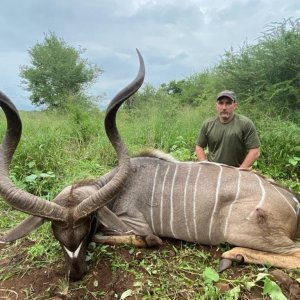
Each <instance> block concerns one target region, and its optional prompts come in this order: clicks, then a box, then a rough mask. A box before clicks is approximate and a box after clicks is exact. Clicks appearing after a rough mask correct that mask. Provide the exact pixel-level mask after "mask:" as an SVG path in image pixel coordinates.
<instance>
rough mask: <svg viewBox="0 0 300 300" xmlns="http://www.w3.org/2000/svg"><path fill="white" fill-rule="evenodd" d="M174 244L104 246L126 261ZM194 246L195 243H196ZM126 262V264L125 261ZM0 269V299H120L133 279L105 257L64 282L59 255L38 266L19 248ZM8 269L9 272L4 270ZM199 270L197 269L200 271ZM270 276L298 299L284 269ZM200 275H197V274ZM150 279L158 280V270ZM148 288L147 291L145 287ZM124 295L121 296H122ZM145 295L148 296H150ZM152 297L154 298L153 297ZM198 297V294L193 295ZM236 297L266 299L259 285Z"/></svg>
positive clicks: (236, 272) (299, 291)
mask: <svg viewBox="0 0 300 300" xmlns="http://www.w3.org/2000/svg"><path fill="white" fill-rule="evenodd" d="M174 246H175V247H177V245H176V242H174V241H169V240H168V241H166V242H165V244H164V245H163V246H162V247H161V248H159V249H141V250H140V251H139V252H138V253H139V255H137V254H136V253H135V254H134V255H133V254H132V251H130V250H129V249H126V248H122V247H112V246H110V247H109V248H108V251H110V252H113V253H114V255H115V254H116V252H117V254H118V255H119V256H120V257H121V258H122V259H124V260H125V261H127V262H129V263H130V262H133V261H134V260H137V259H138V260H141V259H143V257H145V256H147V255H148V254H149V253H151V252H153V251H166V250H167V251H169V253H170V255H169V256H168V257H167V260H172V259H174V257H175V256H176V253H175V252H174V251H173V250H172V249H174ZM0 247H1V249H2V251H3V247H6V248H5V249H4V251H9V246H0ZM197 247H198V246H197ZM199 247H201V250H203V251H205V252H207V253H208V254H209V255H210V256H211V257H212V258H213V259H218V258H219V257H220V255H221V253H220V251H217V248H216V247H203V246H199ZM20 264H21V265H22V271H21V272H20V271H19V272H18V273H17V274H13V268H16V266H18V265H20ZM129 265H130V264H129ZM0 269H1V270H4V269H5V270H6V272H7V274H8V273H9V274H10V275H7V278H5V274H3V272H1V278H2V281H1V283H0V299H11V300H15V299H20V300H23V299H52V300H64V299H72V300H73V299H74V300H77V299H78V300H79V299H81V300H82V299H104V300H109V299H121V295H122V293H124V291H126V290H130V289H131V290H135V289H136V286H135V281H136V279H135V278H134V276H132V274H131V273H130V272H127V271H128V270H127V271H126V270H124V269H122V268H120V269H117V270H116V269H114V270H112V266H111V262H110V261H109V260H106V259H104V260H98V261H97V262H96V263H91V264H90V267H89V272H88V274H87V275H86V276H85V278H84V280H82V281H80V282H75V283H72V282H70V283H68V282H67V281H66V279H65V272H64V265H63V259H62V260H61V261H60V262H59V263H58V264H51V265H49V266H45V265H42V266H41V267H38V266H32V261H27V260H26V253H24V252H22V251H20V252H19V253H15V254H14V256H13V259H10V260H7V259H3V258H0ZM8 271H9V272H8ZM11 271H12V272H11ZM247 272H248V273H249V272H253V269H251V268H249V267H247V266H243V265H239V266H234V267H232V268H231V269H230V270H229V274H230V278H232V279H234V278H237V277H240V276H241V275H243V274H247ZM200 273H201V272H200ZM270 273H271V274H272V276H273V278H274V280H275V281H276V282H277V283H278V284H279V286H280V287H281V289H282V292H283V293H284V294H285V296H286V297H287V299H292V300H293V299H300V285H299V283H298V282H297V281H296V280H294V279H292V278H290V277H289V276H288V275H287V274H286V273H284V272H283V271H281V270H278V269H270ZM144 275H145V276H144V277H143V274H142V275H141V279H140V280H143V278H145V279H144V280H146V278H149V274H144ZM200 276H201V275H200ZM191 279H194V280H196V279H197V275H193V276H192V277H191ZM153 280H156V281H159V274H158V275H157V278H153ZM216 285H217V286H218V288H219V289H220V290H221V291H223V292H225V291H226V290H228V289H229V288H230V286H229V285H228V284H227V283H225V282H224V283H222V282H218V283H216ZM148 292H149V291H148ZM124 299H125V298H124ZM126 299H142V296H139V295H134V296H128V297H126ZM147 299H151V296H150V297H148V298H147ZM153 299H156V298H153ZM166 299H193V298H189V297H188V296H187V295H186V294H184V293H182V294H181V293H180V292H179V293H178V294H176V296H174V297H173V298H172V297H169V298H166ZM197 299H198V298H197ZM239 299H270V298H268V297H263V296H262V287H261V286H259V284H258V285H256V286H255V287H253V288H251V290H250V291H243V293H241V294H240V298H239Z"/></svg>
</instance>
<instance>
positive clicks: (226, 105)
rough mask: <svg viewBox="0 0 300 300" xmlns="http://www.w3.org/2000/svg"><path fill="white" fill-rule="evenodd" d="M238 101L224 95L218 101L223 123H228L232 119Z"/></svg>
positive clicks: (217, 107) (220, 117) (217, 105)
mask: <svg viewBox="0 0 300 300" xmlns="http://www.w3.org/2000/svg"><path fill="white" fill-rule="evenodd" d="M236 105H237V104H236V102H235V101H232V100H231V99H229V98H227V97H224V98H221V99H219V100H218V101H217V103H216V110H217V113H218V116H219V119H220V122H221V123H228V122H230V121H231V119H232V118H233V115H234V110H235V108H236Z"/></svg>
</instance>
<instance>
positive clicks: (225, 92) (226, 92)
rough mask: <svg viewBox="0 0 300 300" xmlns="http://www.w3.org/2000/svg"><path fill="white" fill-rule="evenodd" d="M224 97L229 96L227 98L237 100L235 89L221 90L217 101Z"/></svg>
mask: <svg viewBox="0 0 300 300" xmlns="http://www.w3.org/2000/svg"><path fill="white" fill-rule="evenodd" d="M223 97H227V98H229V99H231V100H232V101H234V102H236V97H235V94H234V92H233V91H228V90H225V91H222V92H220V93H219V94H218V96H217V101H218V100H220V99H221V98H223Z"/></svg>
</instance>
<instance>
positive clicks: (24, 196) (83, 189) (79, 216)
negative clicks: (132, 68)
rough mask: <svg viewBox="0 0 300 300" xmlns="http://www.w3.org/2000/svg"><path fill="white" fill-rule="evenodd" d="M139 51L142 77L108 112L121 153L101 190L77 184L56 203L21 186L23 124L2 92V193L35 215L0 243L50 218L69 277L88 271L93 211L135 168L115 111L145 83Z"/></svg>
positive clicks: (108, 124)
mask: <svg viewBox="0 0 300 300" xmlns="http://www.w3.org/2000/svg"><path fill="white" fill-rule="evenodd" d="M137 52H138V56H139V62H140V68H139V72H138V74H137V77H136V78H135V79H134V80H133V81H132V82H131V83H130V84H129V85H128V86H126V87H125V88H124V89H123V90H121V91H120V92H119V93H118V94H117V95H116V96H115V97H114V98H113V100H112V101H111V102H110V104H109V106H108V108H107V111H106V116H105V130H106V134H107V136H108V138H109V140H110V142H111V143H112V145H113V147H114V148H115V150H116V152H117V155H118V161H119V166H118V168H117V171H116V173H115V175H114V177H113V178H112V179H111V180H110V181H109V182H108V183H107V184H105V185H104V186H103V187H102V188H100V189H99V187H97V186H96V185H93V184H92V183H89V184H83V185H73V186H72V187H66V188H65V189H64V190H63V191H61V192H60V193H59V194H58V195H57V196H56V197H55V199H54V200H53V201H52V202H49V201H46V200H44V199H42V198H40V197H38V196H35V195H32V194H30V193H27V192H26V191H23V190H21V189H19V188H18V187H17V186H16V185H15V184H14V183H13V182H12V181H11V180H10V178H9V166H10V163H11V160H12V157H13V154H14V152H15V150H16V148H17V145H18V143H19V141H20V138H21V133H22V123H21V119H20V116H19V114H18V111H17V109H16V107H15V106H14V104H13V103H12V102H11V101H10V100H9V98H8V97H6V96H5V95H4V94H3V93H2V92H0V106H1V108H2V109H3V111H4V113H5V116H6V120H7V129H6V133H5V136H4V138H3V141H2V144H1V145H0V194H1V196H2V197H3V199H4V200H5V201H6V202H7V203H8V204H9V205H11V206H12V207H13V208H15V209H17V210H20V211H23V212H25V213H27V214H29V215H31V216H30V217H28V218H27V219H25V220H24V221H23V222H22V223H20V224H19V225H18V226H17V227H16V228H14V229H12V230H11V231H10V232H8V233H7V234H6V235H5V236H4V237H1V238H0V242H2V243H3V242H11V241H14V240H17V239H19V238H21V237H23V236H26V235H27V234H29V233H30V232H31V231H32V230H34V229H36V228H38V227H39V226H40V225H41V224H42V223H43V222H44V221H51V222H52V229H53V234H54V236H55V238H56V239H57V240H58V241H59V243H60V245H61V246H62V249H63V252H64V256H65V260H66V270H67V275H68V276H69V278H70V279H71V280H79V279H81V278H82V277H83V275H84V274H85V273H86V270H87V266H86V262H85V255H86V250H87V246H88V244H89V241H90V238H91V237H92V235H93V233H94V230H95V223H96V217H95V214H94V213H95V212H96V211H97V210H98V209H100V208H101V207H103V206H105V205H106V204H108V203H109V202H110V201H111V200H112V199H113V198H114V196H115V195H116V194H117V193H118V192H119V191H120V190H121V188H122V186H123V184H124V182H125V180H126V179H127V175H128V172H129V169H130V159H129V155H128V152H127V149H126V147H125V145H124V143H123V141H122V139H121V137H120V136H119V133H118V130H117V127H116V113H117V111H118V109H119V107H120V106H121V104H122V103H123V102H124V101H125V100H126V99H128V98H129V97H130V96H132V95H133V94H134V93H135V92H136V91H137V90H138V89H139V88H140V86H141V85H142V83H143V80H144V76H145V67H144V62H143V59H142V57H141V55H140V53H139V51H138V50H137Z"/></svg>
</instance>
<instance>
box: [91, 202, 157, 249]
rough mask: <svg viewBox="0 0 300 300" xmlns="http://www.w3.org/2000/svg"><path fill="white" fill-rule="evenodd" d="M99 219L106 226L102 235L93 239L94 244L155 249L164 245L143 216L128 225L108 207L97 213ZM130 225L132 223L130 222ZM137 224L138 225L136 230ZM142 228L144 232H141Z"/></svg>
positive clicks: (98, 234) (99, 234)
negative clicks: (127, 245) (128, 245)
mask: <svg viewBox="0 0 300 300" xmlns="http://www.w3.org/2000/svg"><path fill="white" fill-rule="evenodd" d="M97 218H98V220H99V222H100V223H101V224H103V225H104V226H105V228H104V230H103V232H102V233H97V234H95V235H94V237H93V241H94V242H98V243H104V244H109V245H120V244H131V245H133V246H136V247H143V248H146V247H154V246H159V245H161V244H162V240H161V239H160V238H159V237H157V236H156V235H154V234H152V232H151V230H150V228H149V226H148V225H147V223H146V221H145V220H144V218H143V217H142V216H138V218H137V220H138V221H136V222H135V221H134V219H133V218H132V220H131V219H129V220H131V221H132V223H133V224H130V225H129V224H127V223H126V221H124V220H122V219H121V218H120V217H118V216H117V215H116V214H115V213H113V212H112V211H111V210H110V209H108V208H107V207H103V208H102V209H100V210H99V211H98V212H97ZM129 223H130V222H129ZM135 223H137V224H138V226H137V229H135V228H134V227H135V226H134V225H136V224H135ZM141 228H142V230H141Z"/></svg>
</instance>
